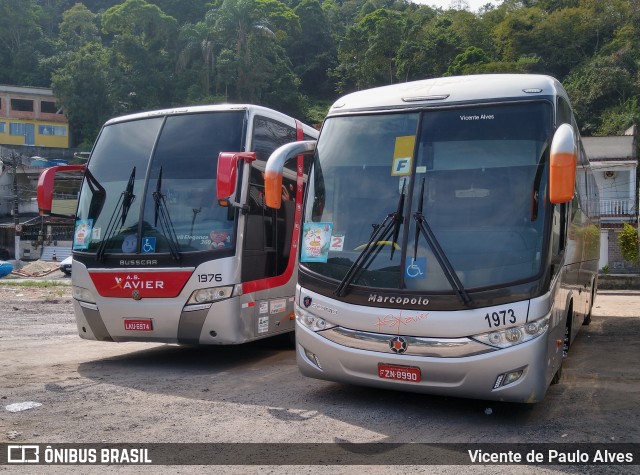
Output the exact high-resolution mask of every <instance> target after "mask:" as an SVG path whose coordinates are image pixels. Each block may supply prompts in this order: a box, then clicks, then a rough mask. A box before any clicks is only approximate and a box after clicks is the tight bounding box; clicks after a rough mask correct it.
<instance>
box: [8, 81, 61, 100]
mask: <svg viewBox="0 0 640 475" xmlns="http://www.w3.org/2000/svg"><path fill="white" fill-rule="evenodd" d="M0 93H4V94H27V95H35V96H52V97H53V91H52V90H51V89H48V88H45V87H32V86H11V85H8V84H0Z"/></svg>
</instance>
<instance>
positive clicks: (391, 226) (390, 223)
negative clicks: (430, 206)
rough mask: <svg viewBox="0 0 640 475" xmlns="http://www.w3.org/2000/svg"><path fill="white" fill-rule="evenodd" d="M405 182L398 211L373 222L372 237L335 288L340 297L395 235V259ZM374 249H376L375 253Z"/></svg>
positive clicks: (393, 246) (392, 247) (335, 292)
mask: <svg viewBox="0 0 640 475" xmlns="http://www.w3.org/2000/svg"><path fill="white" fill-rule="evenodd" d="M404 189H405V184H404V183H403V184H402V193H401V194H400V199H399V200H398V207H397V209H396V211H394V212H393V213H389V214H388V215H387V216H386V217H385V218H384V220H383V221H382V223H380V224H373V225H372V226H373V232H372V233H371V237H370V238H369V241H368V242H367V243H366V244H365V245H364V249H362V251H361V252H360V254H358V257H356V260H355V261H354V262H353V264H351V267H349V270H348V271H347V273H346V274H345V276H344V278H343V279H342V281H341V282H340V284H338V287H336V290H334V292H333V293H334V294H335V295H337V296H338V297H344V296H345V295H346V294H347V290H348V287H349V285H351V282H353V279H354V278H355V275H356V273H357V272H358V271H360V270H362V269H366V268H367V267H369V265H370V264H371V262H373V260H374V259H375V257H376V256H377V255H378V254H379V253H380V250H381V249H382V246H383V245H384V244H386V243H388V242H389V241H388V240H389V238H390V237H391V236H392V235H393V241H392V242H391V259H393V252H394V250H395V247H396V245H397V241H398V235H399V233H400V226H401V225H402V223H403V222H404V216H403V215H402V212H403V209H404V198H405V192H404ZM374 251H376V252H375V253H374Z"/></svg>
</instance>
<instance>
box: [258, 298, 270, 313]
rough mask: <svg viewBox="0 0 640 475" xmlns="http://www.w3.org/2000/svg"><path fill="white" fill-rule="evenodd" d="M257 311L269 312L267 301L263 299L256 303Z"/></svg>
mask: <svg viewBox="0 0 640 475" xmlns="http://www.w3.org/2000/svg"><path fill="white" fill-rule="evenodd" d="M258 313H260V314H263V313H269V301H267V300H263V301H262V302H260V304H259V305H258Z"/></svg>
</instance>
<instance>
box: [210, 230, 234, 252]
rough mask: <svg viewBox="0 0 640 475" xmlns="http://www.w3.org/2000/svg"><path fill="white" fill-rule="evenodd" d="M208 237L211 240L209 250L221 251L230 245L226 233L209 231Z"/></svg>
mask: <svg viewBox="0 0 640 475" xmlns="http://www.w3.org/2000/svg"><path fill="white" fill-rule="evenodd" d="M209 237H210V238H211V249H222V248H223V247H226V246H227V244H229V243H231V236H229V233H228V232H226V231H211V232H210V233H209Z"/></svg>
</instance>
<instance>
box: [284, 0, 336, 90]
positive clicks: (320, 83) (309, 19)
mask: <svg viewBox="0 0 640 475" xmlns="http://www.w3.org/2000/svg"><path fill="white" fill-rule="evenodd" d="M293 11H294V13H295V14H296V15H297V16H298V18H299V19H300V32H299V33H295V34H293V35H292V36H291V39H290V41H288V43H287V55H288V56H289V59H290V60H291V64H292V67H293V71H294V72H295V73H296V74H297V75H298V77H299V78H300V81H301V90H302V92H303V93H305V94H311V95H314V96H320V97H331V96H332V95H333V94H334V92H335V84H334V82H333V78H330V77H329V74H328V72H329V70H330V69H333V68H335V67H336V65H337V61H336V46H335V42H334V39H333V36H332V27H331V23H330V21H329V18H328V16H327V14H326V13H325V11H324V10H323V9H322V6H321V5H320V3H319V2H318V0H302V1H301V2H300V3H299V4H298V5H297V6H296V7H295V8H294V9H293Z"/></svg>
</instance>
